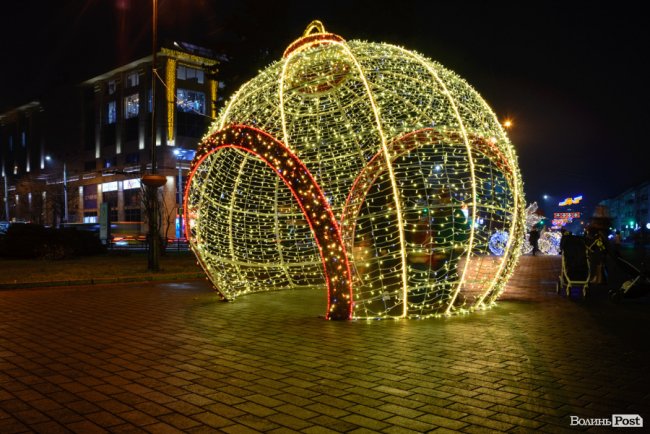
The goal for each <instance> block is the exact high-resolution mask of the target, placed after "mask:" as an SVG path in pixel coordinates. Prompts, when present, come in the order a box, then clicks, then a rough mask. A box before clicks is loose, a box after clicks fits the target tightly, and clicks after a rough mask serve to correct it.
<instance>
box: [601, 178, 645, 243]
mask: <svg viewBox="0 0 650 434" xmlns="http://www.w3.org/2000/svg"><path fill="white" fill-rule="evenodd" d="M601 205H604V206H605V207H607V209H608V210H609V215H610V217H611V219H612V228H613V229H614V230H617V231H621V234H622V236H623V238H635V237H638V236H640V235H639V234H645V233H647V231H648V230H650V181H646V182H644V183H642V184H640V185H638V186H636V187H633V188H630V189H628V190H626V191H624V192H623V193H621V194H619V195H618V196H616V197H614V198H612V199H607V200H604V201H602V202H601Z"/></svg>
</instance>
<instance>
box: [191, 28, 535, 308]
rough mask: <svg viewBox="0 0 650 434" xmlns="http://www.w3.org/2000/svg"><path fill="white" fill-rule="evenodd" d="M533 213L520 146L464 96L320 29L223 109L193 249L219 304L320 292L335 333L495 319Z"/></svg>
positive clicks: (440, 75)
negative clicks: (341, 328) (343, 323)
mask: <svg viewBox="0 0 650 434" xmlns="http://www.w3.org/2000/svg"><path fill="white" fill-rule="evenodd" d="M524 209H525V207H524V198H523V191H522V183H521V176H520V173H519V169H518V167H517V158H516V155H515V151H514V149H513V146H512V145H511V143H510V142H509V140H508V138H507V137H506V134H505V132H504V130H503V129H502V128H501V126H500V124H499V122H498V120H497V118H496V117H495V115H494V113H493V112H492V111H491V110H490V108H489V107H488V105H487V104H486V102H485V101H484V100H483V99H482V98H481V97H480V96H479V94H478V93H477V92H476V91H475V90H474V89H473V88H472V87H471V86H470V85H469V84H467V83H466V82H465V81H464V80H462V79H461V78H460V77H458V76H457V75H456V74H454V73H453V72H451V71H449V70H447V69H445V68H443V67H442V66H441V65H439V64H438V63H436V62H433V61H431V60H429V59H426V58H425V57H423V56H421V55H420V54H417V53H415V52H413V51H409V50H406V49H404V48H401V47H397V46H394V45H388V44H378V43H369V42H361V41H346V40H344V39H343V38H342V37H340V36H338V35H335V34H332V33H327V32H326V31H325V29H324V28H323V25H322V24H321V23H320V22H318V21H315V22H313V23H311V24H310V25H309V27H308V28H307V30H306V31H305V33H304V35H303V36H302V37H301V38H299V39H298V40H296V41H295V42H294V43H292V44H291V45H290V46H289V47H288V48H287V50H286V51H285V53H284V56H283V58H282V59H281V60H279V61H277V62H276V63H274V64H272V65H270V66H269V67H267V68H266V69H265V70H263V71H261V72H260V73H259V74H258V75H257V76H256V77H255V78H253V79H252V80H251V81H249V82H248V83H246V84H244V85H243V86H242V87H241V89H239V90H238V91H237V92H236V93H235V94H234V96H233V97H232V98H231V99H230V101H229V102H228V103H227V105H226V106H225V108H224V109H223V110H222V111H221V113H220V115H219V117H218V119H217V120H216V122H215V123H214V124H213V125H212V127H211V128H210V131H209V133H208V134H207V135H206V136H205V138H204V139H203V141H202V143H201V145H200V147H199V150H198V152H197V155H196V158H195V160H194V161H193V163H192V170H191V172H190V176H189V180H188V187H187V190H186V195H185V213H186V219H187V220H186V221H187V222H188V229H187V231H188V233H187V236H188V239H189V240H190V244H191V247H192V249H193V251H194V252H195V254H196V256H197V257H198V259H199V262H200V263H201V265H202V266H203V268H204V269H205V271H206V273H207V275H208V277H209V279H210V280H211V281H212V283H213V284H214V286H215V287H216V289H217V291H218V292H219V293H220V294H221V295H222V296H223V297H224V298H225V299H228V300H232V299H234V298H235V297H237V296H240V295H242V294H247V293H251V292H258V291H269V290H280V289H293V288H302V287H320V288H326V290H327V300H328V306H327V310H326V316H327V318H329V319H348V318H423V317H427V316H438V315H446V314H452V313H458V312H468V311H471V310H474V309H481V308H484V307H487V306H490V305H491V304H493V302H494V301H495V300H496V299H497V297H498V296H499V294H500V293H501V292H502V291H503V289H504V285H505V283H506V281H507V280H508V277H509V276H510V274H511V273H512V271H513V268H514V266H515V264H516V262H517V259H518V256H519V254H520V250H521V248H520V247H521V240H522V239H523V228H524ZM495 231H501V232H504V233H506V234H508V236H507V237H504V239H506V238H507V241H504V243H503V246H502V249H501V250H502V251H501V252H500V253H501V255H495V254H493V253H492V252H491V251H490V249H489V247H488V243H489V240H490V237H491V235H492V234H493V233H495ZM263 300H264V299H260V302H263Z"/></svg>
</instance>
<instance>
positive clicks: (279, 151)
mask: <svg viewBox="0 0 650 434" xmlns="http://www.w3.org/2000/svg"><path fill="white" fill-rule="evenodd" d="M226 148H232V149H239V150H241V151H244V152H248V153H250V154H253V155H255V156H256V157H258V158H259V159H260V160H262V161H264V163H266V164H267V165H268V166H269V167H270V168H271V169H273V171H274V172H275V173H277V174H278V176H279V177H280V179H282V181H283V182H284V184H285V185H286V186H287V187H288V188H289V190H290V191H291V194H292V195H293V197H294V198H295V199H296V201H297V202H298V206H299V207H300V209H301V211H302V213H303V214H304V216H305V218H306V219H307V223H308V224H309V227H310V229H311V231H312V233H313V234H314V238H315V240H316V244H317V246H318V252H319V255H320V258H321V262H322V263H323V269H324V272H325V280H326V284H327V290H328V295H329V297H328V305H327V314H326V316H327V319H349V318H351V316H352V305H353V301H352V273H351V271H350V263H349V261H348V258H347V253H346V249H345V245H344V244H343V238H342V236H341V231H340V228H339V225H338V223H337V221H336V218H335V217H334V213H333V212H332V209H331V208H330V206H329V203H328V202H327V199H326V198H325V195H324V194H323V191H322V189H321V188H320V186H319V185H318V183H317V182H316V180H315V179H314V177H313V176H312V175H311V173H310V172H309V170H308V169H307V167H306V166H305V164H304V163H303V162H302V161H301V160H300V159H299V158H298V157H297V156H296V155H295V154H294V153H293V152H292V151H291V150H290V149H289V148H288V147H287V146H286V145H285V144H284V143H282V142H281V141H279V140H277V139H275V138H274V137H272V136H271V135H269V134H268V133H265V132H264V131H261V130H258V129H256V128H253V127H248V126H245V125H233V126H230V127H227V128H225V129H223V130H221V131H217V132H215V133H213V134H212V135H210V136H209V137H208V138H206V139H205V140H204V141H203V142H202V144H201V147H200V149H199V152H198V153H197V157H196V159H195V162H193V164H192V166H193V167H192V170H191V172H190V174H189V177H188V182H187V187H186V189H185V198H184V201H183V204H184V208H185V219H186V220H185V221H186V222H189V221H190V220H189V213H188V210H189V206H188V205H189V204H188V198H189V191H190V186H191V184H192V179H193V177H194V174H195V173H196V170H197V169H198V168H199V167H200V165H201V164H202V163H203V162H204V161H205V159H206V158H208V157H209V156H210V155H212V154H214V153H216V152H217V151H219V150H220V149H226ZM296 186H299V187H300V188H301V191H300V192H299V191H297V190H296V188H295V187H296ZM306 201H311V202H312V203H311V205H310V206H311V207H312V210H310V211H308V210H307V209H306V207H305V203H304V202H306ZM314 201H316V206H315V208H316V209H315V210H314V203H313V202H314ZM323 213H325V215H326V218H325V219H324V220H326V223H321V222H320V219H319V217H322V215H323ZM185 230H186V237H187V239H188V240H190V239H192V238H191V232H190V230H189V224H188V225H187V226H186V229H185ZM328 256H331V260H330V258H328ZM339 261H340V262H339ZM340 263H342V264H343V265H344V266H343V267H340ZM204 268H205V267H204Z"/></svg>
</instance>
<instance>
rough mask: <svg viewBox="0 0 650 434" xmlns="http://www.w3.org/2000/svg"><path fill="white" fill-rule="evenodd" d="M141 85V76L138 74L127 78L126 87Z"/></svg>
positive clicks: (132, 74) (134, 73)
mask: <svg viewBox="0 0 650 434" xmlns="http://www.w3.org/2000/svg"><path fill="white" fill-rule="evenodd" d="M138 84H140V75H138V73H137V72H132V73H130V74H129V75H127V76H126V87H135V86H137V85H138Z"/></svg>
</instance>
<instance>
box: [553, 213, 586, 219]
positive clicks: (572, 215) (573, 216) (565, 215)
mask: <svg viewBox="0 0 650 434" xmlns="http://www.w3.org/2000/svg"><path fill="white" fill-rule="evenodd" d="M553 218H554V219H567V220H568V219H579V218H580V213H579V212H554V213H553Z"/></svg>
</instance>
